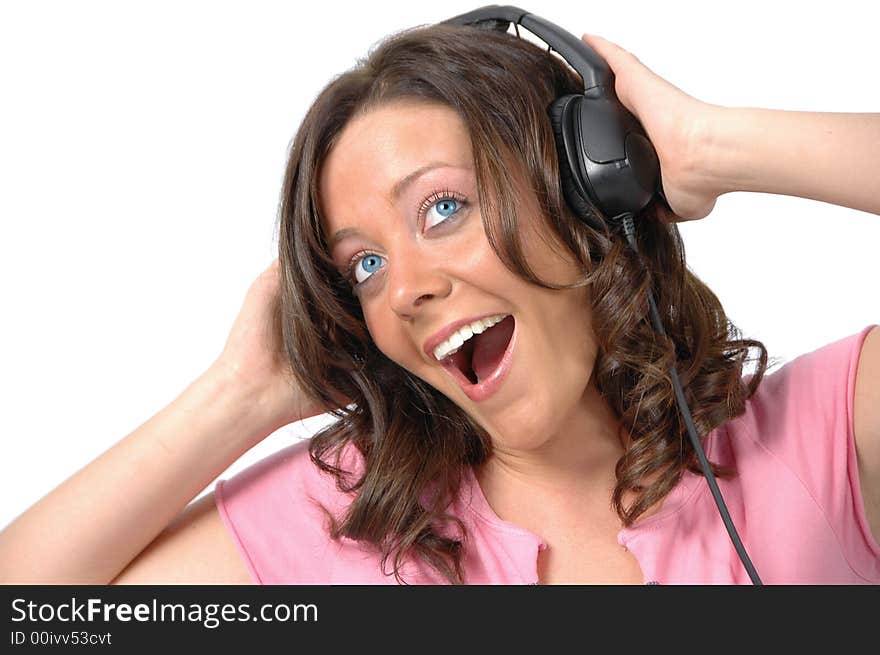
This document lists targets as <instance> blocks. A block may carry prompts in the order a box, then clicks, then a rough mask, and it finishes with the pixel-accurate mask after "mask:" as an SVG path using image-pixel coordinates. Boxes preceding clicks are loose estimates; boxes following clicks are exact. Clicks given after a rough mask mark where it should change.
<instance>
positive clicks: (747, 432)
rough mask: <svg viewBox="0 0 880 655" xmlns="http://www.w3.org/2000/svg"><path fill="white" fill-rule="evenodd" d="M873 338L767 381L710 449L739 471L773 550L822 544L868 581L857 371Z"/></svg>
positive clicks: (877, 566)
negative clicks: (785, 545)
mask: <svg viewBox="0 0 880 655" xmlns="http://www.w3.org/2000/svg"><path fill="white" fill-rule="evenodd" d="M877 334H878V330H877V328H876V326H873V325H872V326H867V327H865V328H864V329H862V330H860V331H859V332H857V333H855V334H852V335H850V336H847V337H845V338H842V339H839V340H836V341H834V342H831V343H828V344H826V345H824V346H822V347H820V348H817V349H816V350H813V351H811V352H809V353H805V354H803V355H800V356H798V357H796V358H794V359H792V360H791V361H789V362H787V363H786V364H785V365H784V366H782V367H781V368H780V369H778V370H777V371H774V372H773V373H771V374H769V375H767V376H766V377H765V378H764V379H763V380H762V381H761V384H760V385H759V387H758V389H757V390H756V392H755V393H754V394H753V395H752V397H751V398H749V399H748V400H747V401H746V409H745V412H744V413H743V414H742V415H740V416H738V417H736V418H734V419H732V420H731V421H729V422H728V423H727V424H725V426H724V429H723V430H721V431H719V433H718V434H719V435H726V438H725V437H721V438H716V441H717V443H716V444H715V449H714V450H715V452H717V453H718V454H720V455H721V457H720V459H721V461H720V462H719V463H721V464H731V465H733V466H734V467H735V468H736V471H737V477H738V479H739V485H740V486H741V489H742V494H743V499H744V500H745V499H746V498H748V499H749V502H750V504H751V507H752V508H753V512H754V513H755V514H753V515H752V517H751V519H750V520H751V521H752V523H753V525H756V524H758V523H761V524H762V525H765V527H766V530H767V531H768V534H769V533H770V532H772V534H773V535H774V539H776V540H777V544H780V543H781V542H780V541H779V540H786V539H789V538H790V539H791V543H792V544H795V543H800V544H801V547H802V548H803V544H805V543H809V544H811V548H814V549H815V548H819V546H818V544H824V546H822V548H825V549H826V550H825V551H824V552H826V553H830V552H832V551H834V552H837V553H839V556H840V557H841V558H842V559H841V560H840V561H841V563H843V562H844V561H845V562H846V565H845V566H849V567H850V568H852V569H853V570H855V571H858V572H859V575H860V576H861V577H863V578H868V579H872V580H873V579H877V578H878V576H880V546H878V544H877V541H876V539H875V538H874V535H873V534H872V532H871V530H870V525H869V517H870V512H871V506H870V504H869V503H867V502H865V501H866V500H867V499H864V498H863V492H862V490H863V488H865V487H864V484H860V482H859V477H860V476H859V461H858V458H857V454H856V447H857V440H858V438H861V437H862V434H861V433H860V430H861V427H860V423H859V421H860V419H859V412H860V411H863V409H862V405H864V402H862V401H860V400H859V394H860V392H859V391H858V390H857V373H858V372H859V371H860V363H864V361H865V353H866V352H868V350H866V349H865V346H866V344H868V346H869V347H870V344H871V343H873V342H874V340H875V339H876V338H877V337H876V335H877ZM869 335H874V336H872V337H871V340H870V341H869V339H868V337H869ZM874 357H876V355H875V356H874ZM867 358H868V359H869V360H871V361H874V360H873V359H872V357H871V355H870V354H869V355H868V356H867ZM759 515H760V516H759ZM786 543H788V542H786ZM792 547H794V546H792ZM811 552H812V551H811ZM814 554H815V553H814ZM802 555H803V556H804V557H808V555H807V553H806V551H805V552H803V553H802ZM823 557H830V555H823ZM823 561H824V562H825V564H827V563H828V561H830V560H827V559H825V560H823Z"/></svg>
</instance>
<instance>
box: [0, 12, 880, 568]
mask: <svg viewBox="0 0 880 655" xmlns="http://www.w3.org/2000/svg"><path fill="white" fill-rule="evenodd" d="M584 39H585V41H586V42H587V43H588V44H590V45H591V46H592V47H594V48H595V49H596V50H597V52H598V53H599V54H600V55H601V56H602V57H603V58H605V59H606V60H607V61H608V63H609V65H610V66H611V67H612V68H613V70H614V72H615V75H616V91H617V93H618V96H619V97H620V99H621V101H622V102H623V103H624V105H625V106H626V107H627V108H628V109H629V110H630V111H632V112H633V113H634V114H635V115H636V116H637V117H638V118H639V120H640V121H641V122H642V124H643V126H644V127H645V129H646V131H647V133H648V136H649V137H650V139H651V140H652V142H653V143H654V145H655V148H656V149H657V153H658V156H659V159H660V165H661V171H662V177H663V191H664V195H665V198H666V201H667V202H668V208H667V207H666V206H664V205H663V204H662V203H661V202H660V201H655V202H652V203H651V204H650V205H649V206H648V207H647V208H646V209H645V210H644V211H643V212H642V213H641V214H640V215H639V216H638V217H637V219H638V221H637V226H638V230H637V238H638V239H639V252H640V253H641V259H639V258H638V257H637V256H636V255H635V254H634V253H633V252H632V251H631V250H629V249H628V248H627V246H626V244H625V242H624V240H623V239H622V238H621V236H620V235H618V234H612V233H610V232H609V231H607V230H606V231H599V230H594V229H592V228H589V227H587V226H586V225H584V224H582V223H580V222H579V221H577V220H576V219H575V218H574V217H573V215H572V213H571V211H570V209H569V208H568V207H567V206H566V205H565V203H564V201H563V199H562V197H561V192H560V188H559V182H558V179H559V178H558V176H559V171H558V164H557V160H556V153H555V150H554V148H553V135H552V133H551V131H550V127H549V124H548V122H547V120H546V107H547V105H548V104H549V102H550V101H551V100H552V99H553V98H555V97H557V96H559V95H562V94H563V93H567V92H576V91H577V90H578V83H579V80H578V79H577V78H576V76H574V75H573V74H572V73H571V72H570V71H569V70H568V69H567V68H565V67H564V66H563V65H562V64H560V63H559V62H558V61H557V60H555V59H554V58H553V57H551V56H549V55H547V53H545V52H544V51H543V50H541V49H540V48H538V47H536V46H534V45H532V44H530V43H528V42H525V41H521V40H518V39H516V38H515V37H513V36H512V35H508V34H485V33H481V34H480V38H479V39H476V38H474V32H473V30H472V28H461V27H452V26H432V27H430V28H427V29H417V30H412V31H409V32H406V33H403V34H401V35H397V36H395V37H393V38H391V39H389V40H388V41H386V42H385V43H384V44H382V46H381V47H379V48H377V49H376V50H375V51H374V52H372V53H371V54H370V56H369V57H368V59H367V60H366V61H365V62H364V63H363V64H362V65H361V66H360V67H358V68H357V69H355V70H354V71H350V72H348V73H346V74H345V75H342V76H340V77H339V78H337V79H336V80H334V81H333V82H332V83H331V84H330V85H329V86H328V88H327V89H325V90H324V92H323V93H322V94H321V95H320V96H319V97H318V99H317V100H316V101H315V103H314V105H313V107H312V108H311V110H310V111H309V113H308V115H307V116H306V118H305V120H304V122H303V125H302V126H301V128H300V130H299V132H298V134H297V138H296V140H295V143H294V146H293V149H292V152H291V156H290V161H289V165H288V170H287V176H286V180H285V189H284V195H283V199H282V211H281V249H280V256H279V261H277V262H276V263H274V264H273V265H272V266H270V268H269V269H267V271H265V272H264V273H263V274H262V275H261V276H260V277H259V278H258V279H257V280H256V281H255V282H254V284H253V285H252V287H251V289H250V291H249V293H248V296H247V298H246V300H245V303H244V306H243V308H242V310H241V313H240V315H239V317H238V318H237V320H236V322H235V324H234V326H233V328H232V331H231V334H230V337H229V340H228V341H227V344H226V346H225V348H224V351H223V353H222V354H221V355H220V357H219V358H218V359H217V361H216V362H215V363H214V365H213V366H212V367H211V368H210V369H209V370H208V371H206V373H205V374H204V375H203V376H201V377H200V378H199V379H198V380H196V381H195V382H194V383H193V384H192V385H191V386H190V387H189V388H188V389H187V390H186V391H184V393H183V394H182V395H181V397H179V398H178V399H177V400H175V401H174V402H173V403H172V404H171V405H169V406H168V407H167V408H165V409H164V410H162V412H160V413H159V414H157V415H156V416H155V417H153V418H152V419H151V420H150V421H148V422H147V423H146V424H145V425H144V426H142V427H141V428H139V429H138V430H137V431H135V432H134V433H132V434H131V435H129V436H128V437H126V438H125V439H124V440H123V441H121V442H120V443H119V444H117V445H116V446H114V448H112V449H111V450H110V451H108V452H107V453H105V454H104V455H102V456H101V457H100V458H98V459H97V460H96V461H95V462H93V463H92V464H90V465H89V466H88V467H86V468H85V469H83V470H82V471H80V472H79V473H77V474H76V475H75V476H73V477H72V478H71V479H70V480H68V481H66V482H65V483H64V484H62V485H61V486H59V487H58V488H57V489H56V490H54V491H53V492H52V493H50V494H49V495H48V496H47V497H46V498H44V499H43V500H41V501H40V502H39V503H37V504H36V505H35V506H34V507H32V508H31V509H29V510H28V511H27V512H26V513H24V514H23V515H22V516H20V517H19V518H18V519H16V521H14V522H13V523H12V524H11V525H10V526H8V527H7V528H6V529H5V530H4V532H3V533H2V534H0V577H2V579H3V580H4V581H7V582H14V581H23V582H31V583H33V582H41V581H42V582H49V583H89V582H91V583H106V582H111V581H112V582H113V583H140V582H190V583H198V582H243V583H244V582H252V581H257V582H263V583H273V582H303V583H364V582H367V583H383V582H388V583H394V582H408V583H413V582H414V583H434V582H436V583H446V582H452V583H460V582H466V583H486V582H501V583H522V582H525V583H583V582H587V583H590V582H610V583H643V582H661V583H677V582H687V583H693V582H736V583H739V582H747V579H746V578H745V574H744V572H743V571H742V570H741V566H740V565H739V562H738V560H737V559H736V555H735V553H734V552H733V550H732V549H731V548H730V544H729V541H728V539H727V536H726V534H725V533H724V531H723V528H721V526H720V520H719V519H718V516H717V513H716V512H715V509H714V507H713V506H712V504H711V499H710V498H709V497H708V493H707V492H706V490H705V482H704V481H703V479H702V478H701V476H700V475H699V474H698V473H697V472H696V471H697V470H698V469H697V468H696V466H695V463H694V457H693V451H692V450H691V448H690V447H689V445H688V442H687V440H686V438H685V435H686V432H685V426H684V424H683V421H682V419H681V417H680V416H679V413H678V408H677V405H676V403H675V399H674V396H673V392H672V387H671V386H670V384H669V382H668V370H669V368H670V366H672V365H673V364H674V363H676V362H677V363H676V366H677V369H678V371H679V375H680V377H681V381H682V385H683V387H684V389H685V393H686V396H687V400H688V404H689V405H690V407H691V408H692V411H693V416H694V422H695V425H696V427H697V429H698V432H699V433H700V435H701V437H702V438H703V440H704V443H705V445H706V450H707V454H708V455H709V458H710V459H711V460H712V461H713V462H714V463H715V464H716V465H717V466H716V467H715V468H716V472H717V474H718V475H719V476H720V477H721V482H720V484H721V485H722V490H723V492H724V494H725V498H726V499H727V502H728V505H729V506H730V509H731V514H732V516H733V518H734V521H735V522H736V523H737V525H738V527H739V528H740V530H741V532H742V536H743V539H744V541H745V542H746V544H747V546H748V547H749V550H750V553H751V554H752V558H753V560H754V562H755V565H756V566H757V567H758V570H759V571H760V572H761V574H762V577H763V578H764V580H765V582H771V583H772V582H878V581H880V563H878V562H880V547H878V545H877V537H878V535H880V502H878V497H880V493H878V490H880V436H878V433H880V410H878V409H877V408H878V407H880V403H877V402H876V401H877V398H876V395H875V396H874V397H873V398H872V396H871V394H872V393H874V391H873V390H874V389H875V388H876V386H877V385H876V381H877V380H878V378H880V337H878V336H877V335H878V332H877V330H872V331H870V332H869V330H868V329H865V330H862V331H861V332H860V333H858V334H856V335H853V337H850V338H848V339H845V340H842V341H840V342H837V343H835V344H830V345H829V346H826V347H825V348H823V349H820V350H819V351H817V352H815V353H810V354H809V355H806V356H803V357H801V358H798V359H797V360H795V361H793V362H791V363H790V364H789V365H787V366H786V367H784V368H783V369H782V370H780V371H778V372H777V373H776V374H774V375H772V376H768V377H767V378H766V379H764V372H765V369H766V363H767V362H766V352H765V350H764V348H763V345H762V344H761V343H760V342H757V341H752V340H742V339H739V338H731V337H732V336H733V337H735V336H736V329H735V328H734V326H733V325H732V324H730V322H729V321H728V320H727V318H726V316H725V314H724V312H723V309H722V307H721V305H720V303H719V302H718V300H717V298H715V296H714V295H713V294H712V292H711V291H710V290H709V289H708V288H706V287H705V286H704V285H703V284H702V283H701V282H700V281H699V280H698V279H697V278H696V277H695V276H694V275H693V274H692V273H691V272H690V271H688V270H687V269H686V266H685V264H684V254H683V247H682V244H681V242H680V239H679V236H678V231H677V229H676V227H675V224H674V222H675V221H677V220H692V219H699V218H702V217H704V216H706V215H707V214H708V213H709V212H710V211H711V210H712V208H713V206H714V203H715V200H716V199H717V197H718V196H719V195H721V194H723V193H726V192H729V191H733V190H743V191H749V190H751V191H765V192H772V193H786V194H792V195H802V196H804V197H810V198H814V199H817V200H824V201H827V202H835V203H838V204H842V205H845V206H848V207H853V208H857V209H863V210H865V211H870V212H874V213H880V197H878V196H877V194H876V192H874V191H873V188H872V185H871V184H870V183H869V180H870V178H869V175H870V173H869V171H870V170H872V169H873V167H874V166H876V164H877V162H876V158H877V155H876V152H877V150H876V148H874V149H872V148H870V147H866V145H865V144H866V143H868V142H869V139H874V140H875V141H876V139H877V133H878V130H880V127H878V120H877V116H875V115H874V116H872V115H822V114H793V113H788V112H772V111H763V110H739V109H728V108H722V107H718V106H713V105H707V104H705V103H702V102H699V101H697V100H696V99H694V98H691V97H689V96H687V95H685V94H684V93H682V92H681V91H680V90H678V89H677V88H675V87H673V86H672V85H670V84H668V83H667V82H665V81H664V80H662V79H660V78H658V77H657V76H656V75H654V74H653V73H652V72H651V71H650V70H648V69H647V68H645V67H644V66H642V65H641V64H640V62H638V60H637V59H635V58H634V57H632V55H629V54H628V53H626V52H624V51H622V50H620V49H619V48H617V47H616V46H614V45H613V44H610V43H608V42H605V41H603V40H601V39H599V38H598V37H588V36H586V35H585V37H584ZM817 130H825V131H827V130H830V131H831V134H833V135H834V139H832V140H829V141H819V140H816V139H812V138H804V136H803V135H804V134H815V133H816V131H817ZM842 153H845V154H846V156H847V157H848V158H849V160H850V161H852V160H853V159H855V160H856V162H855V163H856V164H857V165H856V166H855V167H854V170H855V172H852V171H847V172H846V174H845V175H844V174H842V172H841V171H840V170H839V169H837V168H835V167H834V166H833V165H823V162H828V161H833V160H834V159H835V157H841V156H843V155H842ZM872 157H873V160H872ZM806 161H809V162H810V165H809V166H807V165H805V162H806ZM437 162H442V164H443V165H436V164H437ZM872 164H873V165H874V166H872ZM427 165H432V167H431V169H430V170H427V169H426V168H425V167H426V166H427ZM416 172H418V173H419V175H418V177H415V176H414V175H413V174H414V173H416ZM648 288H652V289H653V291H654V293H655V297H656V300H657V304H658V307H659V309H660V312H661V315H662V316H663V320H664V325H665V328H666V332H667V334H668V335H669V337H668V338H661V337H659V336H658V335H656V334H655V332H654V330H653V328H652V327H651V324H650V321H649V319H648V318H647V311H648V310H647V300H646V298H647V290H648ZM484 319H488V320H484ZM465 326H466V329H465V330H464V331H463V332H458V330H459V329H460V328H464V327H465ZM468 330H469V331H470V335H468ZM455 332H458V337H459V338H460V339H461V340H462V343H460V344H459V343H458V341H457V340H456V339H455V337H454V336H452V335H453V334H454V333H455ZM753 347H754V348H757V349H758V350H759V356H758V360H757V364H758V365H757V368H756V371H755V373H754V374H753V375H752V376H747V377H746V378H745V379H743V378H742V368H743V366H744V364H745V362H746V361H747V355H748V351H749V349H750V348H753ZM856 370H857V371H858V375H857V376H856ZM846 398H852V401H851V404H850V405H847V403H846V402H844V401H845V399H846ZM841 403H842V404H841ZM323 411H333V412H334V414H335V415H336V416H338V417H339V419H340V420H339V421H338V422H337V423H336V424H335V425H332V426H330V427H328V428H326V429H324V430H322V431H321V432H320V433H319V434H317V435H316V436H315V437H313V438H312V439H311V440H309V441H307V442H303V443H301V444H295V445H294V446H291V447H288V448H286V449H284V450H283V451H280V452H278V453H276V454H274V455H272V456H271V457H269V458H266V459H265V460H263V461H261V462H259V463H258V464H257V465H255V466H253V467H251V468H250V469H247V470H246V471H244V472H242V473H241V474H239V475H238V476H236V477H235V478H233V479H231V480H228V481H221V482H220V483H218V485H217V487H216V489H215V493H214V494H209V495H208V496H206V497H205V498H203V499H200V500H199V501H197V502H195V503H193V504H192V505H190V506H189V507H187V508H186V509H185V510H184V511H183V512H180V513H179V514H178V512H179V510H180V508H181V507H183V506H184V505H185V504H186V503H187V502H188V501H189V500H191V499H192V498H193V496H194V495H195V494H196V493H197V492H198V491H199V490H200V489H201V488H203V487H204V486H205V485H206V484H208V483H209V482H210V481H211V480H213V479H214V478H215V477H216V476H217V475H218V474H219V473H220V472H221V471H223V470H225V468H226V467H227V466H228V465H229V464H230V463H231V462H233V461H235V460H236V459H237V458H238V457H239V456H240V455H241V454H243V453H244V452H246V451H247V450H248V449H250V448H251V447H253V446H254V445H255V444H257V443H258V442H259V441H261V440H262V439H263V438H265V437H266V436H268V435H269V434H271V433H272V432H274V431H275V430H276V429H278V428H279V427H281V426H283V425H286V424H288V423H290V422H292V421H295V420H297V419H299V418H303V417H308V416H313V415H315V414H318V413H320V412H323ZM850 425H851V429H850ZM807 446H809V447H807ZM122 481H125V484H126V487H127V488H128V489H130V492H129V493H130V495H129V502H128V503H127V504H126V505H125V506H123V507H120V506H119V505H118V504H117V503H116V502H115V501H111V500H108V499H107V498H106V497H105V496H106V490H107V489H114V488H117V487H118V486H119V485H120V484H121V482H122ZM71 503H73V505H71ZM71 506H73V507H79V508H85V507H89V509H90V512H91V516H92V518H90V521H89V523H90V525H89V529H88V532H85V531H84V530H83V529H81V528H80V529H79V530H77V528H76V527H75V526H76V524H77V519H80V520H81V518H82V517H80V516H77V512H75V511H74V512H71V511H70V507H71ZM49 525H51V526H53V529H55V530H58V531H59V532H60V533H63V534H68V535H70V534H73V535H79V536H78V538H77V540H76V541H75V542H74V543H70V542H69V541H68V544H67V547H66V548H65V549H64V552H63V557H62V555H61V552H60V551H59V552H55V549H56V548H58V547H57V546H55V545H53V544H52V543H47V542H46V541H45V540H44V539H43V535H44V534H45V531H46V528H45V526H49ZM805 544H806V545H805ZM799 558H800V560H801V561H799Z"/></svg>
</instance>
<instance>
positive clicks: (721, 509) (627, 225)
mask: <svg viewBox="0 0 880 655" xmlns="http://www.w3.org/2000/svg"><path fill="white" fill-rule="evenodd" d="M618 219H622V221H623V232H624V234H625V235H626V240H627V242H628V243H629V246H630V248H632V250H633V252H635V253H636V255H637V256H640V255H639V249H638V247H637V246H636V238H635V237H636V231H635V225H634V223H633V214H632V213H630V212H625V213H623V214H620V215H619V216H615V217H614V219H612V220H613V222H616V221H617V220H618ZM648 304H649V306H650V309H651V321H652V322H653V323H654V329H655V330H656V331H657V332H658V333H659V334H660V335H661V336H664V337H665V336H666V331H665V330H664V329H663V323H662V322H661V321H660V312H658V311H657V304H656V303H655V302H654V294H653V291H652V290H651V289H648ZM669 373H670V375H671V376H672V385H673V387H674V388H675V398H676V400H677V401H678V409H679V411H680V412H681V415H682V417H683V418H684V422H685V424H686V425H687V429H688V434H689V435H690V440H691V444H693V447H694V451H695V452H696V453H697V458H698V459H699V460H700V468H701V469H702V470H703V475H704V476H705V478H706V483H707V484H708V485H709V489H710V490H711V491H712V497H713V498H714V499H715V505H716V506H717V507H718V513H719V514H721V520H722V521H724V527H725V528H727V534H728V535H729V536H730V541H731V542H733V546H734V548H736V552H737V554H738V555H739V559H740V561H741V562H742V563H743V566H744V567H745V569H746V573H748V574H749V578H751V580H752V584H755V585H763V583H762V582H761V578H759V577H758V572H757V571H756V570H755V567H754V566H753V565H752V560H751V559H749V554H748V553H747V552H746V549H745V546H743V543H742V541H741V540H740V538H739V534H738V533H737V531H736V527H735V526H734V525H733V521H732V520H731V518H730V514H729V513H728V511H727V505H726V504H725V503H724V498H723V497H722V496H721V490H720V489H719V488H718V484H717V482H716V481H715V475H714V474H713V473H712V469H711V468H710V467H709V460H708V459H707V458H706V453H705V452H704V451H703V446H702V444H700V438H699V437H698V436H697V430H696V428H695V427H694V422H693V418H692V417H691V411H690V408H689V407H688V405H687V401H686V400H685V397H684V391H682V388H681V382H680V381H679V379H678V371H677V370H676V368H675V366H673V367H672V368H671V369H669Z"/></svg>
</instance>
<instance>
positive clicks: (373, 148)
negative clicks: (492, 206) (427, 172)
mask: <svg viewBox="0 0 880 655" xmlns="http://www.w3.org/2000/svg"><path fill="white" fill-rule="evenodd" d="M433 161H442V162H445V163H447V164H450V165H451V166H457V167H462V168H472V167H473V154H472V151H471V143H470V136H469V134H468V131H467V128H466V126H465V124H464V122H463V121H462V120H461V118H460V117H459V116H458V114H457V113H456V112H455V110H453V109H451V108H450V107H447V106H445V105H441V104H435V103H427V102H416V101H399V102H395V103H393V104H388V105H383V106H381V107H379V108H376V109H373V110H371V111H369V112H368V113H366V114H364V115H361V116H358V117H356V118H354V119H352V120H351V121H350V122H349V123H348V125H346V126H345V128H344V129H343V130H342V132H341V133H340V135H339V138H338V139H337V141H336V143H335V144H334V146H333V147H332V148H331V149H330V152H329V153H328V154H327V156H326V158H325V159H324V162H323V164H322V167H321V175H320V179H319V184H318V187H319V194H320V200H321V208H322V211H321V214H322V221H323V223H324V229H325V231H326V232H328V233H329V232H332V231H334V230H335V229H338V228H339V227H340V226H341V225H342V223H343V222H344V221H345V219H346V218H347V217H350V216H353V215H357V213H358V212H362V211H363V209H364V208H363V204H362V203H363V202H365V201H366V200H369V202H370V203H371V206H375V203H377V202H379V203H381V206H382V207H388V208H390V207H391V206H392V205H393V204H394V199H393V198H392V197H391V191H392V189H393V187H394V185H395V183H396V182H397V181H398V180H400V179H402V178H404V177H406V176H407V175H408V174H409V173H411V172H413V171H414V170H416V169H418V168H420V167H422V166H424V165H426V164H428V163H430V162H433Z"/></svg>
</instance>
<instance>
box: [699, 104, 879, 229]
mask: <svg viewBox="0 0 880 655" xmlns="http://www.w3.org/2000/svg"><path fill="white" fill-rule="evenodd" d="M716 111H717V112H718V114H717V118H716V119H715V120H712V121H710V125H711V127H710V128H709V129H707V130H706V138H705V140H704V142H703V146H702V148H701V154H700V159H701V161H700V165H699V168H700V170H701V172H702V174H703V175H705V176H706V178H707V183H708V184H710V185H711V187H712V188H716V189H718V190H719V191H720V193H719V195H720V194H722V193H728V192H731V191H756V192H763V193H776V194H784V195H790V196H800V197H802V198H810V199H813V200H820V201H823V202H828V203H832V204H835V205H841V206H844V207H850V208H852V209H859V210H862V211H866V212H870V213H873V214H880V185H878V179H880V114H847V113H831V112H828V113H824V112H801V111H784V110H777V109H760V108H750V107H749V108H744V107H720V106H719V107H716Z"/></svg>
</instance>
